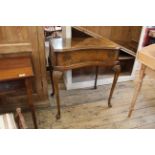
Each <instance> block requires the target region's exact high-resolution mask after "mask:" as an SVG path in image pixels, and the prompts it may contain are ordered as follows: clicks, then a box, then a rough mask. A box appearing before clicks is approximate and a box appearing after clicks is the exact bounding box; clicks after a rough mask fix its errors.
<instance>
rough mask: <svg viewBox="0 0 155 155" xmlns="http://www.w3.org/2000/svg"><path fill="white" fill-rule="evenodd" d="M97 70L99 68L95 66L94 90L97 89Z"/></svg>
mask: <svg viewBox="0 0 155 155" xmlns="http://www.w3.org/2000/svg"><path fill="white" fill-rule="evenodd" d="M98 70H99V66H96V68H95V83H94V89H97V79H98Z"/></svg>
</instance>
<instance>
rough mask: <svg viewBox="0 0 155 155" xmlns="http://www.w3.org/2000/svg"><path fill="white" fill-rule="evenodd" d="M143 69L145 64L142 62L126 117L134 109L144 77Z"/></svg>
mask: <svg viewBox="0 0 155 155" xmlns="http://www.w3.org/2000/svg"><path fill="white" fill-rule="evenodd" d="M145 70H146V66H145V65H143V64H142V66H141V69H140V72H139V79H138V82H137V86H136V88H135V92H134V95H133V98H132V101H131V107H130V110H129V113H128V117H130V116H131V114H132V111H133V110H134V107H135V104H136V100H137V97H138V94H139V92H140V89H141V87H142V83H143V79H144V76H145Z"/></svg>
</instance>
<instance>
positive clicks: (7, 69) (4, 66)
mask: <svg viewBox="0 0 155 155" xmlns="http://www.w3.org/2000/svg"><path fill="white" fill-rule="evenodd" d="M0 75H1V76H0V82H1V81H6V80H13V79H19V78H24V77H31V76H33V70H32V64H31V58H30V57H16V58H3V59H2V58H1V59H0Z"/></svg>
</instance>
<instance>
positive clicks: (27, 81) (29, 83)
mask: <svg viewBox="0 0 155 155" xmlns="http://www.w3.org/2000/svg"><path fill="white" fill-rule="evenodd" d="M25 86H26V91H27V97H28V105H29V108H30V110H31V114H32V118H33V123H34V127H35V129H37V128H38V126H37V120H36V114H35V108H34V105H33V102H32V79H31V78H26V79H25Z"/></svg>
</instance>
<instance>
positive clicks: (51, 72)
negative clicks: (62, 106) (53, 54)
mask: <svg viewBox="0 0 155 155" xmlns="http://www.w3.org/2000/svg"><path fill="white" fill-rule="evenodd" d="M48 64H49V72H50V79H51V86H52V93H51V96H53V95H54V82H53V67H52V64H51V60H50V58H48Z"/></svg>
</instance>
